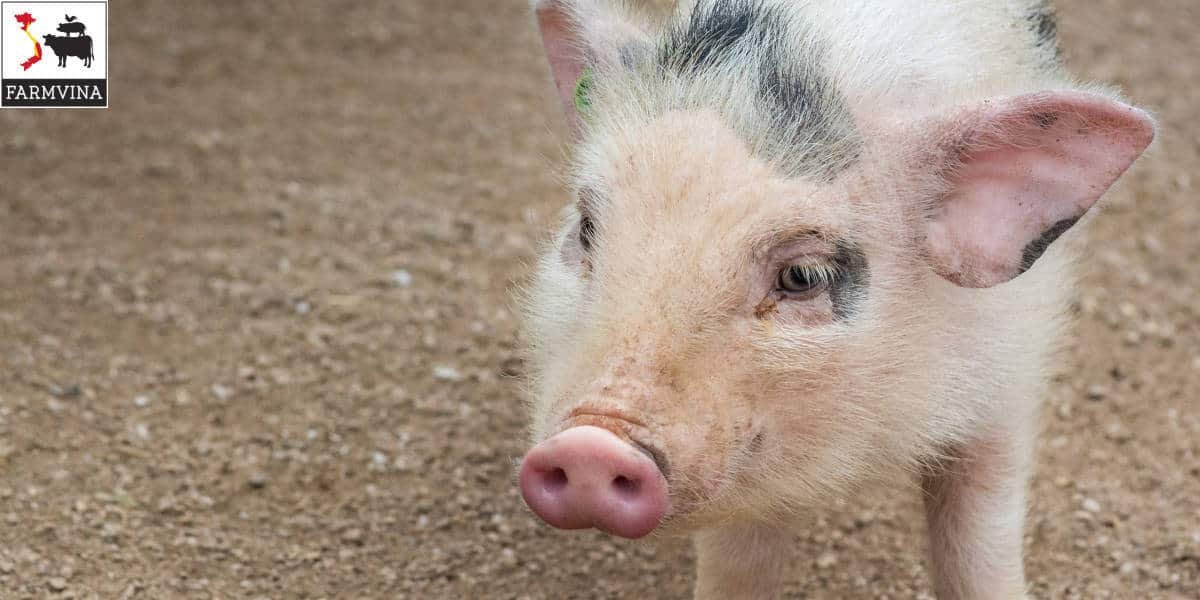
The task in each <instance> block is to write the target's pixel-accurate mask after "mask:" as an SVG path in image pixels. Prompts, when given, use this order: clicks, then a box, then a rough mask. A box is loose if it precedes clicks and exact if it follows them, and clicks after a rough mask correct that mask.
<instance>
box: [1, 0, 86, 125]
mask: <svg viewBox="0 0 1200 600" xmlns="http://www.w3.org/2000/svg"><path fill="white" fill-rule="evenodd" d="M107 106H108V1H107V0H83V1H79V2H51V1H42V0H26V1H10V0H0V107H4V108H8V107H43V108H78V107H101V108H102V107H107Z"/></svg>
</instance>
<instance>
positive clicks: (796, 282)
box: [775, 263, 837, 299]
mask: <svg viewBox="0 0 1200 600" xmlns="http://www.w3.org/2000/svg"><path fill="white" fill-rule="evenodd" d="M836 278H837V269H836V268H835V267H832V266H830V265H823V264H819V263H814V264H802V265H789V266H787V267H784V268H783V269H782V270H780V271H779V275H778V276H776V278H775V289H776V290H777V291H779V292H781V293H783V294H785V295H786V296H789V297H793V298H801V299H808V298H813V297H816V296H818V295H820V294H821V293H823V292H824V291H825V290H827V289H829V286H830V285H831V284H832V283H833V281H834V280H835V279H836Z"/></svg>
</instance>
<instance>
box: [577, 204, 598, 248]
mask: <svg viewBox="0 0 1200 600" xmlns="http://www.w3.org/2000/svg"><path fill="white" fill-rule="evenodd" d="M595 235H596V224H595V223H594V222H593V221H592V217H591V216H589V215H588V214H587V213H583V214H581V215H579V245H580V246H582V247H583V251H584V252H591V251H592V238H593V237H595Z"/></svg>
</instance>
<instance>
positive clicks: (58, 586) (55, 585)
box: [46, 577, 67, 592]
mask: <svg viewBox="0 0 1200 600" xmlns="http://www.w3.org/2000/svg"><path fill="white" fill-rule="evenodd" d="M46 583H47V584H48V585H49V586H50V589H52V590H54V591H56V592H61V591H63V590H65V589H67V580H66V579H63V578H62V577H51V578H50V581H48V582H46Z"/></svg>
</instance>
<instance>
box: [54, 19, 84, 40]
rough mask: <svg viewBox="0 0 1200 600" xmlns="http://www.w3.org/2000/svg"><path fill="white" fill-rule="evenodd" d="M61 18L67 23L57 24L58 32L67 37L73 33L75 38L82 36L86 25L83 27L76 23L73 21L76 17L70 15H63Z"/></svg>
mask: <svg viewBox="0 0 1200 600" xmlns="http://www.w3.org/2000/svg"><path fill="white" fill-rule="evenodd" d="M63 16H64V17H66V19H67V22H66V23H59V24H58V30H59V31H61V32H63V33H65V34H67V35H71V34H72V33H74V34H76V35H77V36H82V35H83V32H84V31H87V25H84V24H83V23H80V22H79V21H76V20H75V19H76V17H73V16H71V15H63Z"/></svg>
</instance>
